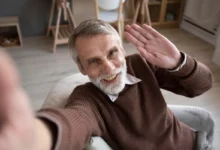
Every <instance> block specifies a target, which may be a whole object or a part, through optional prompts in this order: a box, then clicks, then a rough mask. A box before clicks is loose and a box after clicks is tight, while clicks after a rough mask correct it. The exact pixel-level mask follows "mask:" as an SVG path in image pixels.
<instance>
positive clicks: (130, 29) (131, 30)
mask: <svg viewBox="0 0 220 150" xmlns="http://www.w3.org/2000/svg"><path fill="white" fill-rule="evenodd" d="M125 29H126V31H127V32H129V33H130V34H131V35H132V36H133V37H135V38H136V39H137V40H139V41H140V42H142V43H143V44H146V43H147V39H146V38H145V37H144V36H142V34H141V33H140V32H139V31H137V30H135V29H134V28H133V27H132V26H130V25H127V26H126V27H125Z"/></svg>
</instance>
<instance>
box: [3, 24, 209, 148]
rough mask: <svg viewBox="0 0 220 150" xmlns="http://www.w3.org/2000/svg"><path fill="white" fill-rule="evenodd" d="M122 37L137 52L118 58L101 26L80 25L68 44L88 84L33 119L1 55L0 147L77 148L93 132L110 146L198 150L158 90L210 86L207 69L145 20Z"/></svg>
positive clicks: (192, 91)
mask: <svg viewBox="0 0 220 150" xmlns="http://www.w3.org/2000/svg"><path fill="white" fill-rule="evenodd" d="M125 37H126V38H127V40H128V41H129V42H131V43H132V44H133V45H135V46H136V48H137V50H138V51H139V53H137V54H133V55H129V56H126V53H125V50H124V48H123V46H122V41H121V40H120V37H119V35H118V34H117V32H116V30H115V29H114V28H112V27H111V26H110V25H109V24H108V23H106V22H103V21H100V20H87V21H84V22H82V23H81V24H80V25H79V26H78V27H77V28H76V29H75V30H74V33H73V35H72V36H71V37H70V39H69V44H70V49H71V56H72V58H73V60H74V61H75V62H76V64H77V65H78V68H79V70H80V72H81V73H82V74H84V75H88V77H89V79H90V80H91V82H89V83H86V84H84V85H81V86H78V87H77V88H75V89H74V91H73V92H72V94H71V96H70V97H69V101H68V104H67V105H66V107H65V108H59V109H58V108H47V109H42V110H39V111H38V112H37V113H36V116H37V117H36V118H35V117H34V115H33V113H32V111H31V109H30V107H29V106H28V103H27V101H28V100H27V97H26V96H25V94H24V92H23V91H22V90H20V88H19V84H18V79H17V76H16V73H15V72H16V71H15V69H14V68H13V65H12V63H11V61H10V59H9V58H8V56H7V55H5V53H2V52H1V53H2V56H1V55H0V56H1V57H2V58H3V59H0V68H1V69H0V70H1V72H0V83H1V89H3V90H1V91H0V98H1V106H0V108H1V109H0V110H1V116H0V117H1V122H2V123H3V124H2V125H1V126H2V128H1V131H4V133H3V132H1V133H0V149H4V148H6V149H7V148H8V149H10V150H11V149H13V150H14V149H16V150H17V149H18V148H17V147H19V150H24V149H28V150H30V149H36V150H39V149H41V150H49V149H51V148H53V149H61V150H73V149H74V150H80V149H83V148H84V147H85V145H86V144H87V143H88V141H89V139H90V137H91V136H94V135H96V136H101V137H102V138H103V139H104V140H105V141H106V142H107V143H108V144H109V145H110V146H111V147H112V148H113V149H114V150H122V149H126V150H143V149H149V150H177V149H178V150H194V149H196V148H197V149H198V147H197V145H198V144H197V142H198V141H199V140H198V139H199V138H198V135H199V134H198V132H194V131H193V130H192V129H191V128H190V127H188V126H187V125H185V124H183V123H182V122H180V121H179V120H178V119H177V118H176V117H175V116H174V115H173V113H172V112H171V111H170V109H169V108H168V107H167V104H166V102H165V100H164V98H163V96H162V93H161V91H160V89H161V88H162V89H166V90H169V91H171V92H174V93H176V94H180V95H184V96H188V97H195V96H197V95H200V94H202V93H204V92H206V91H207V90H209V89H210V88H211V86H212V80H213V79H212V74H211V72H210V70H209V69H208V68H207V67H206V66H205V65H203V64H202V63H200V62H198V61H196V60H195V59H193V58H192V57H190V56H188V55H187V54H185V53H183V52H180V51H179V50H178V49H177V47H176V46H175V45H174V44H172V43H171V42H170V41H169V40H168V39H167V38H165V37H164V36H163V35H161V34H160V33H158V32H157V31H156V30H154V29H153V28H151V27H149V26H147V25H143V26H138V25H136V24H133V25H131V26H130V25H127V26H126V32H125ZM5 62H6V64H7V65H6V66H7V67H6V66H5V65H3V63H4V64H5ZM6 73H7V74H10V76H7V74H6ZM14 99H18V100H19V102H18V101H17V102H16V101H13V100H14ZM20 102H21V103H20ZM2 108H4V109H2ZM19 116H23V119H22V120H20V119H18V118H19ZM21 121H22V122H25V126H23V124H22V122H21ZM2 129H6V130H2ZM12 131H13V134H12ZM9 139H10V140H9ZM11 139H12V140H11ZM26 141H29V142H28V143H26ZM6 143H7V146H6ZM205 148H206V149H211V148H210V147H207V145H205V147H203V149H205Z"/></svg>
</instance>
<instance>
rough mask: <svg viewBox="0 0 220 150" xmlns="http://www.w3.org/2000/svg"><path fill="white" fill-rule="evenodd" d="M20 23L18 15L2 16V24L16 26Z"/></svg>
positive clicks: (0, 19) (0, 23)
mask: <svg viewBox="0 0 220 150" xmlns="http://www.w3.org/2000/svg"><path fill="white" fill-rule="evenodd" d="M17 24H19V21H18V17H0V26H1V27H4V26H14V25H17Z"/></svg>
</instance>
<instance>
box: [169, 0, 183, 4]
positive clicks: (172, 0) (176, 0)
mask: <svg viewBox="0 0 220 150" xmlns="http://www.w3.org/2000/svg"><path fill="white" fill-rule="evenodd" d="M167 3H168V4H178V3H181V0H168V1H167Z"/></svg>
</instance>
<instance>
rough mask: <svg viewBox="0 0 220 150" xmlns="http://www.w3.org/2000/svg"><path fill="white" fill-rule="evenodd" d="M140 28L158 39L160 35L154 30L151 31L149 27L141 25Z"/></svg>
mask: <svg viewBox="0 0 220 150" xmlns="http://www.w3.org/2000/svg"><path fill="white" fill-rule="evenodd" d="M142 27H143V28H144V29H145V30H147V31H148V32H150V33H151V34H152V35H153V36H154V37H160V36H161V34H160V33H159V32H157V31H156V30H155V29H153V28H152V27H151V26H149V25H147V24H144V25H142Z"/></svg>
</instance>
